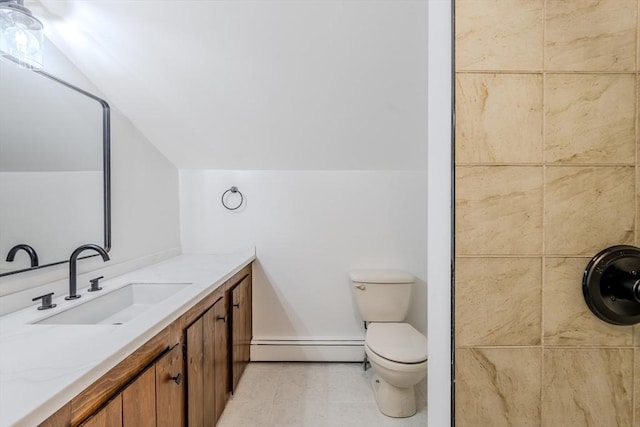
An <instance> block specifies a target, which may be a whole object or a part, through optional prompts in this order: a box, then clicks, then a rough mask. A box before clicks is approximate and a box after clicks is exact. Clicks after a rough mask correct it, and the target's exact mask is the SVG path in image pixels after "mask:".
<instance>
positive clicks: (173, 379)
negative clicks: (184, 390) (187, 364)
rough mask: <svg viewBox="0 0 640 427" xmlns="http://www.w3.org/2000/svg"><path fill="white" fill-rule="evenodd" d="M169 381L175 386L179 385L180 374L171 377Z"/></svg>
mask: <svg viewBox="0 0 640 427" xmlns="http://www.w3.org/2000/svg"><path fill="white" fill-rule="evenodd" d="M171 380H172V381H173V382H174V383H176V384H178V385H180V383H181V382H182V374H181V373H178V375H176V376H175V377H171Z"/></svg>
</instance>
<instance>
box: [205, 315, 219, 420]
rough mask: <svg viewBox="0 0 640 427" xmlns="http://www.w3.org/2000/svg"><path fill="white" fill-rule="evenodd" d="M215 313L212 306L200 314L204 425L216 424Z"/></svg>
mask: <svg viewBox="0 0 640 427" xmlns="http://www.w3.org/2000/svg"><path fill="white" fill-rule="evenodd" d="M215 338H216V314H215V310H214V309H213V307H211V308H210V309H209V310H207V311H206V312H205V313H204V314H203V315H202V353H203V354H202V364H203V366H202V379H203V381H202V385H203V387H204V389H203V393H202V400H203V418H204V425H205V426H214V425H216V421H217V419H216V399H215V365H214V362H215Z"/></svg>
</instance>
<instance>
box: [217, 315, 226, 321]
mask: <svg viewBox="0 0 640 427" xmlns="http://www.w3.org/2000/svg"><path fill="white" fill-rule="evenodd" d="M216 320H222V321H223V322H226V321H227V318H226V317H224V316H218V317H216Z"/></svg>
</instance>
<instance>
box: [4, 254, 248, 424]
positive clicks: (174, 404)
mask: <svg viewBox="0 0 640 427" xmlns="http://www.w3.org/2000/svg"><path fill="white" fill-rule="evenodd" d="M254 259H255V254H254V251H246V252H245V253H236V254H225V255H181V256H178V257H176V258H172V259H169V260H167V261H163V262H161V263H159V264H155V265H152V266H149V267H146V268H143V269H140V270H137V271H134V272H131V273H127V274H125V275H122V276H119V277H116V278H113V279H108V280H105V281H104V282H103V284H102V288H103V290H102V291H99V292H92V293H89V292H86V291H87V290H86V289H81V290H80V294H81V295H82V298H80V299H79V300H75V301H64V299H63V297H64V296H63V295H61V296H59V297H58V298H55V299H54V302H55V303H58V306H57V307H55V308H53V309H50V310H42V311H38V310H36V306H35V305H34V306H33V307H29V308H26V309H24V310H20V311H18V312H16V313H12V314H10V315H7V316H4V317H2V318H0V426H3V427H4V426H35V425H41V426H80V425H81V426H86V427H95V426H118V425H135V426H137V427H143V426H171V427H176V426H187V425H188V426H213V425H215V423H216V422H217V420H218V419H219V417H220V415H221V413H222V411H223V409H224V407H225V404H226V402H227V400H228V398H229V396H230V394H231V393H232V392H233V390H235V388H236V386H237V384H238V381H239V380H240V377H241V375H242V372H243V370H244V368H245V366H246V364H247V363H248V361H249V346H250V341H251V336H252V327H251V324H252V322H251V316H252V312H251V295H252V273H251V264H252V262H253V260H254ZM141 285H144V286H146V287H148V288H151V287H153V286H156V287H157V288H155V289H158V290H160V289H161V288H162V287H163V286H164V287H166V286H168V285H174V286H177V287H176V289H177V290H173V291H172V292H173V293H172V294H171V295H170V296H168V297H163V298H159V300H158V301H157V302H155V303H153V304H150V305H149V307H148V308H144V310H143V311H141V312H139V313H136V314H135V315H131V316H130V318H126V316H125V317H124V318H120V319H119V320H120V321H116V322H113V319H114V318H106V319H98V320H96V319H95V318H91V319H89V318H88V317H86V316H85V315H83V314H81V311H79V310H78V306H79V304H83V303H84V304H86V305H87V306H88V307H91V304H96V302H99V303H100V304H103V302H104V303H108V300H107V299H104V298H105V296H109V298H111V297H110V295H117V292H124V290H126V289H127V288H131V289H135V288H134V286H138V287H140V289H142V287H141ZM178 285H179V286H178ZM151 289H154V288H151ZM116 291H117V292H116ZM102 292H104V294H102V295H94V294H100V293H102ZM101 298H102V299H101ZM137 298H138V297H137ZM82 300H84V301H82ZM96 306H97V305H96ZM128 310H129V311H131V310H130V308H128ZM85 311H87V312H89V310H85ZM65 312H70V313H72V314H73V313H74V312H76V313H79V314H73V315H66V314H65ZM90 312H95V310H90ZM119 315H122V314H121V313H120V314H119ZM87 319H89V320H87Z"/></svg>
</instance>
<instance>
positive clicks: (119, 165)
mask: <svg viewBox="0 0 640 427" xmlns="http://www.w3.org/2000/svg"><path fill="white" fill-rule="evenodd" d="M46 61H47V65H46V71H48V72H50V73H52V74H54V75H56V76H58V77H60V78H62V79H64V80H67V81H69V82H71V83H73V84H75V85H77V86H80V87H81V88H83V89H86V90H88V91H90V92H93V93H95V94H96V95H98V96H101V94H100V93H99V92H97V91H96V90H95V88H93V87H92V86H91V84H90V83H89V82H88V81H87V80H86V78H85V77H84V76H83V75H82V74H81V73H80V72H79V71H78V70H77V69H76V68H75V67H74V66H73V65H71V64H70V63H69V62H68V61H67V60H66V59H65V57H64V56H62V55H61V54H60V53H59V52H58V51H57V50H56V49H55V48H54V47H53V46H49V47H48V49H47V56H46ZM107 101H109V100H108V99H107ZM111 173H112V177H111V203H112V205H111V206H112V212H111V213H112V250H111V252H110V256H111V261H110V262H109V263H108V265H115V264H119V263H125V262H128V261H131V260H135V259H137V258H141V257H147V256H149V255H152V254H156V253H165V252H167V251H174V252H175V251H176V250H179V246H180V237H179V204H178V171H177V169H176V168H175V166H173V165H172V164H171V163H170V162H169V161H168V160H167V159H166V158H165V157H164V156H163V155H162V154H160V152H159V151H158V150H157V149H156V148H155V147H154V146H153V145H152V144H151V143H150V142H149V140H147V139H146V138H145V137H144V136H143V135H142V134H141V133H140V132H139V131H138V130H137V129H136V128H135V127H134V126H133V125H132V123H131V122H130V121H129V120H128V119H127V118H126V117H124V116H123V115H122V114H121V113H120V112H119V110H118V109H117V108H114V106H113V105H112V110H111ZM34 220H35V218H34ZM68 226H69V227H73V224H71V225H68ZM69 255H70V254H67V255H66V256H67V257H68V256H69ZM103 266H104V264H103V263H102V261H101V260H97V259H93V260H84V261H81V262H80V263H79V264H78V270H79V272H86V271H91V270H95V269H99V268H102V267H103ZM67 270H68V266H67V265H63V266H54V267H48V268H44V269H42V270H36V271H32V272H27V273H20V274H17V275H12V276H5V277H0V296H2V295H8V294H16V293H17V294H16V297H15V298H12V302H11V309H15V308H16V307H18V306H20V305H23V306H26V305H31V304H33V303H32V302H31V298H32V297H34V296H37V295H41V293H43V291H45V290H46V287H45V288H43V287H42V286H41V285H43V284H45V283H49V282H52V281H54V280H58V279H62V278H65V277H66V276H67V274H68V271H67ZM79 286H81V285H79ZM25 289H30V290H28V291H26V292H21V291H24V290H25ZM56 292H58V290H57V291H56ZM2 311H3V307H0V312H2Z"/></svg>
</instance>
